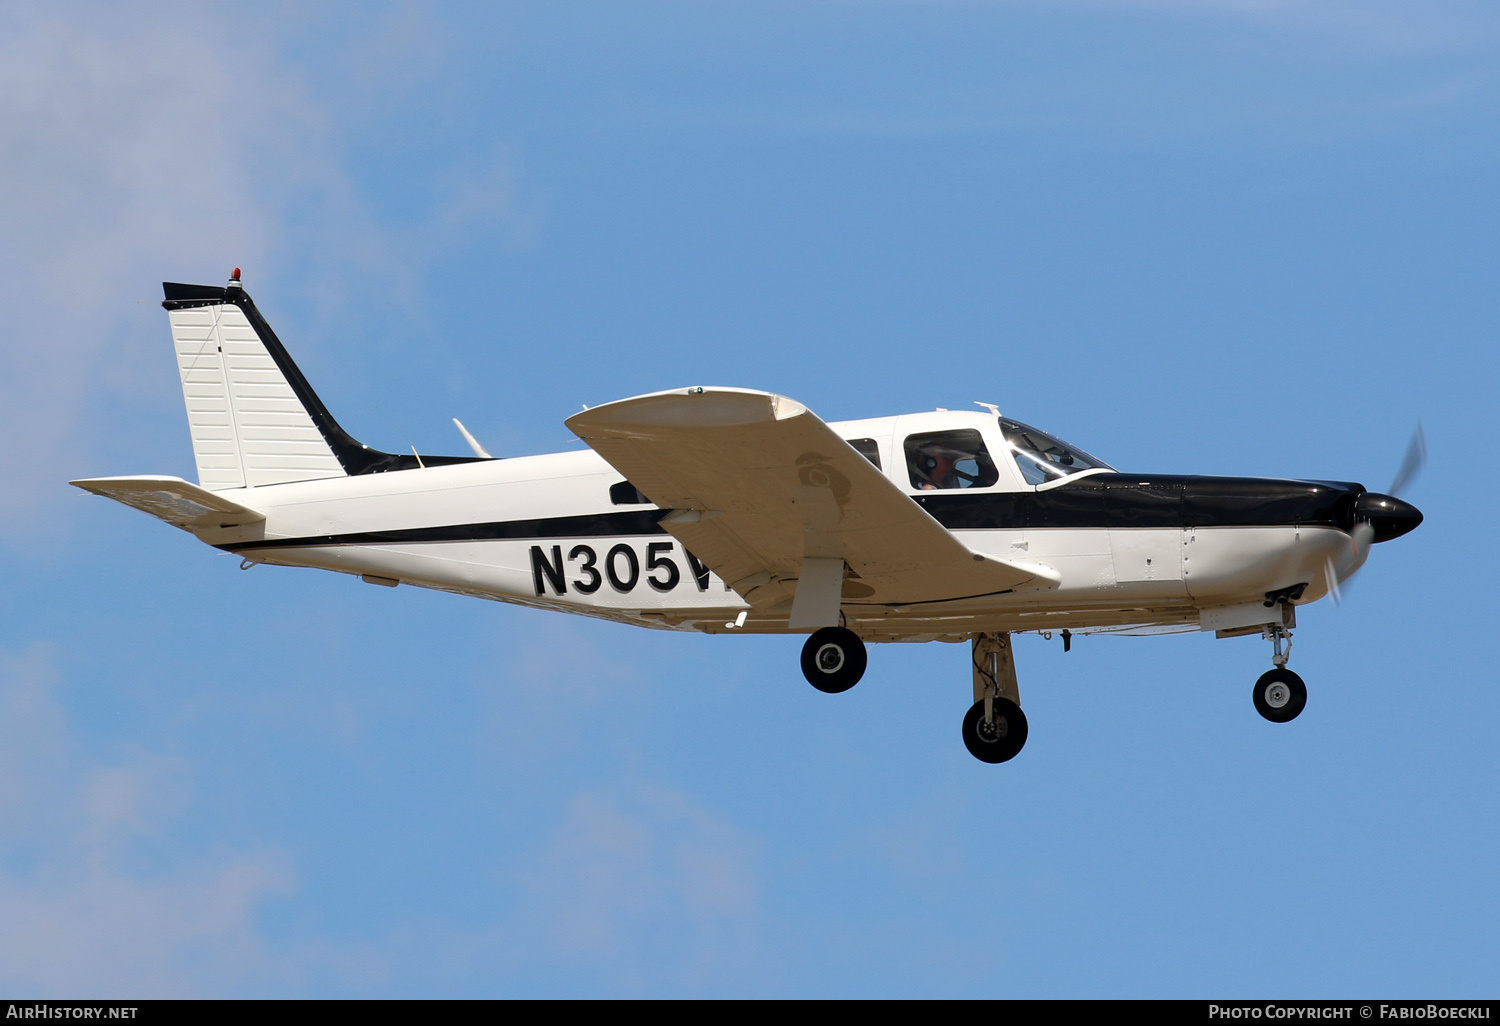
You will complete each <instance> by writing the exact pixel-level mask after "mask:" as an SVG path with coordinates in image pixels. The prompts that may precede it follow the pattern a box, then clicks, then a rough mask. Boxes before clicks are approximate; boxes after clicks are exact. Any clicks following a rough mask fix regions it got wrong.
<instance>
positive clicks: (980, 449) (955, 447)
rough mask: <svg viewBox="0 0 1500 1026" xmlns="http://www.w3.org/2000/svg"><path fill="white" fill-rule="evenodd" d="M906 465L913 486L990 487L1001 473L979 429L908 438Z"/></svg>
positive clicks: (910, 436) (927, 488)
mask: <svg viewBox="0 0 1500 1026" xmlns="http://www.w3.org/2000/svg"><path fill="white" fill-rule="evenodd" d="M906 467H907V470H908V471H909V472H910V473H911V484H912V487H913V488H920V489H922V490H923V491H931V490H934V489H947V488H988V487H989V486H990V485H992V484H994V483H995V481H996V480H997V479H999V477H1000V473H999V471H998V470H996V469H995V461H994V460H992V459H990V454H989V450H987V449H986V448H985V447H984V439H982V438H980V437H979V432H978V431H975V430H973V429H970V428H965V429H964V430H962V431H933V432H930V433H928V434H925V435H908V436H907V438H906Z"/></svg>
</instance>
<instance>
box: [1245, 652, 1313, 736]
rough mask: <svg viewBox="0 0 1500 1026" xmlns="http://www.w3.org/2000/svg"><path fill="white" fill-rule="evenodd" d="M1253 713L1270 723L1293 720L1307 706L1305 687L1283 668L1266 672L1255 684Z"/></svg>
mask: <svg viewBox="0 0 1500 1026" xmlns="http://www.w3.org/2000/svg"><path fill="white" fill-rule="evenodd" d="M1254 697H1255V711H1256V712H1258V713H1260V714H1261V715H1262V716H1264V717H1265V718H1266V719H1268V720H1270V721H1271V722H1272V723H1286V722H1287V721H1288V720H1295V719H1296V718H1297V714H1298V713H1300V712H1301V711H1302V710H1303V708H1304V707H1305V706H1306V705H1307V685H1306V684H1303V683H1302V678H1301V677H1299V676H1297V675H1296V674H1295V673H1293V672H1292V671H1291V670H1288V669H1287V668H1286V667H1285V666H1278V667H1277V668H1276V669H1274V670H1267V671H1266V672H1265V673H1263V674H1261V677H1260V680H1258V681H1256V682H1255V696H1254Z"/></svg>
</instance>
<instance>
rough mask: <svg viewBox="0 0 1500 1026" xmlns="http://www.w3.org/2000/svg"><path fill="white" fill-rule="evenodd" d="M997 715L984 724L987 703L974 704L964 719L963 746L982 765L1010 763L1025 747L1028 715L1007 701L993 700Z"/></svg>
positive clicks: (1003, 699) (1005, 699) (1001, 699)
mask: <svg viewBox="0 0 1500 1026" xmlns="http://www.w3.org/2000/svg"><path fill="white" fill-rule="evenodd" d="M991 702H992V703H993V706H994V715H993V718H992V720H991V722H989V723H985V722H984V703H983V702H975V703H974V706H973V708H971V709H970V710H969V712H968V714H967V715H966V716H964V747H966V748H967V749H968V750H969V754H970V755H972V756H974V758H976V759H978V760H979V761H980V762H1008V761H1009V760H1011V759H1014V758H1015V757H1016V755H1017V754H1018V753H1019V752H1020V751H1021V749H1022V747H1024V746H1025V744H1026V733H1027V727H1026V714H1025V713H1023V712H1022V711H1021V707H1020V706H1019V705H1017V704H1016V703H1014V702H1012V701H1011V700H1010V699H1008V698H994V699H991Z"/></svg>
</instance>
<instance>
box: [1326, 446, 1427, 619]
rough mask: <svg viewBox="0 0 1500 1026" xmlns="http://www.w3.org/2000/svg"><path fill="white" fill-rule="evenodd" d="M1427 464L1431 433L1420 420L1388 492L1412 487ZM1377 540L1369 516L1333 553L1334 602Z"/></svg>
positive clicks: (1341, 597)
mask: <svg viewBox="0 0 1500 1026" xmlns="http://www.w3.org/2000/svg"><path fill="white" fill-rule="evenodd" d="M1426 465H1427V436H1426V435H1425V434H1423V433H1422V425H1421V424H1420V423H1418V424H1417V429H1416V430H1415V431H1413V432H1412V435H1411V441H1410V442H1408V443H1407V446H1406V455H1405V456H1403V457H1402V458H1401V466H1400V467H1399V468H1398V469H1397V470H1396V476H1395V478H1394V479H1393V480H1392V481H1391V486H1390V488H1388V489H1386V492H1385V494H1386V495H1388V496H1390V497H1392V498H1400V496H1401V493H1402V492H1404V491H1406V489H1407V488H1409V487H1411V484H1412V482H1414V481H1415V480H1416V479H1417V477H1418V476H1419V475H1420V474H1421V473H1422V468H1423V467H1425V466H1426ZM1366 494H1368V493H1366ZM1361 499H1363V496H1361ZM1357 515H1358V511H1357V508H1356V516H1357ZM1374 542H1375V525H1374V524H1372V523H1371V522H1370V520H1368V519H1359V520H1357V521H1356V523H1355V525H1354V529H1353V530H1352V531H1350V532H1349V551H1348V552H1346V553H1345V554H1344V555H1342V556H1339V557H1336V558H1335V557H1329V559H1328V561H1327V563H1326V564H1325V565H1324V568H1323V572H1324V575H1325V576H1326V577H1327V579H1328V594H1329V595H1330V596H1331V597H1332V598H1333V604H1334V605H1336V606H1337V605H1341V604H1342V603H1343V601H1344V591H1343V587H1342V586H1343V584H1344V583H1345V582H1346V581H1348V580H1349V578H1351V577H1353V576H1354V573H1355V571H1356V570H1358V569H1359V567H1361V566H1362V565H1363V564H1364V561H1365V557H1366V556H1368V555H1369V553H1370V546H1371V545H1372V544H1374Z"/></svg>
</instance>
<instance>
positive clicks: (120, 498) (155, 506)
mask: <svg viewBox="0 0 1500 1026" xmlns="http://www.w3.org/2000/svg"><path fill="white" fill-rule="evenodd" d="M68 483H69V484H71V485H74V486H75V487H78V488H82V489H83V490H84V491H86V492H93V493H94V494H95V495H102V496H104V497H105V498H107V499H114V500H115V501H116V502H123V503H124V504H125V505H127V506H134V507H135V508H136V509H138V510H141V511H142V512H145V513H150V514H151V515H152V516H153V517H156V518H157V519H158V520H165V521H166V522H167V523H169V524H171V525H172V526H173V527H180V528H182V529H183V530H184V531H192V530H195V529H198V528H204V527H243V526H245V525H246V524H256V523H259V522H260V521H262V520H264V519H266V516H265V514H264V513H258V512H256V511H255V510H253V509H250V508H249V507H248V506H241V505H240V504H239V503H237V502H230V501H229V500H228V499H226V498H224V497H223V496H222V495H215V494H214V493H213V492H211V491H208V490H207V489H206V488H199V487H198V486H197V485H195V484H190V483H188V482H187V481H184V480H183V479H182V478H180V477H166V476H156V475H153V476H149V477H93V478H86V479H84V480H81V481H69V482H68Z"/></svg>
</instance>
